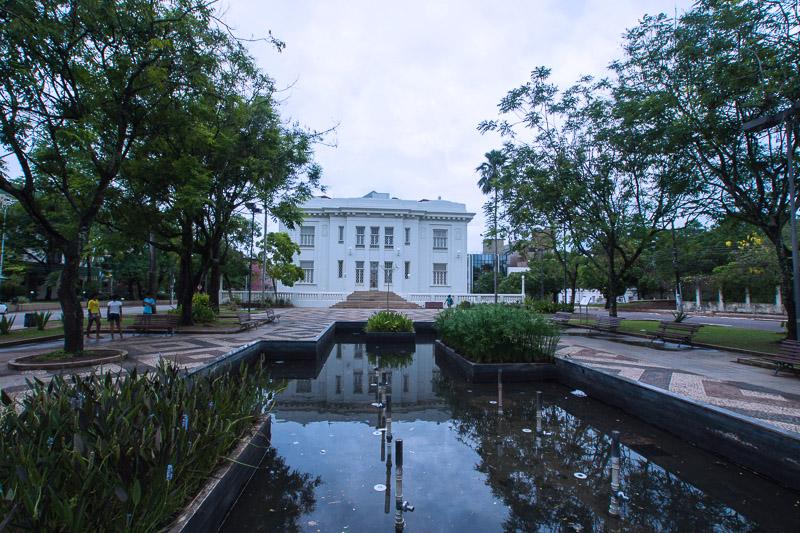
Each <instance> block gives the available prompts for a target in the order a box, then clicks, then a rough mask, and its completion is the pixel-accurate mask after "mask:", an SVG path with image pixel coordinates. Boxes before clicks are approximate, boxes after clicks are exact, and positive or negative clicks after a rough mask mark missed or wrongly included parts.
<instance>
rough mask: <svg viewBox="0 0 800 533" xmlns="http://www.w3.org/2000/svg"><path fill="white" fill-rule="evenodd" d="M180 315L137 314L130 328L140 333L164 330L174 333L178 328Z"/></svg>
mask: <svg viewBox="0 0 800 533" xmlns="http://www.w3.org/2000/svg"><path fill="white" fill-rule="evenodd" d="M179 319H180V317H179V316H178V315H170V314H163V315H136V318H135V319H134V321H133V325H132V326H131V327H130V329H132V330H134V331H136V332H138V333H153V332H164V333H169V334H170V335H173V334H174V333H175V330H176V329H178V320H179Z"/></svg>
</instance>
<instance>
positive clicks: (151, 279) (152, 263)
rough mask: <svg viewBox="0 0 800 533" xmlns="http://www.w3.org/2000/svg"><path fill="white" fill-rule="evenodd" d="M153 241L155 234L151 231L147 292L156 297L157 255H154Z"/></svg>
mask: <svg viewBox="0 0 800 533" xmlns="http://www.w3.org/2000/svg"><path fill="white" fill-rule="evenodd" d="M153 241H155V235H154V234H153V232H152V231H151V232H150V243H149V244H148V247H149V252H150V253H149V269H148V272H147V292H149V293H150V294H152V295H153V298H155V297H156V292H157V291H158V256H157V255H156V247H155V245H154V244H153Z"/></svg>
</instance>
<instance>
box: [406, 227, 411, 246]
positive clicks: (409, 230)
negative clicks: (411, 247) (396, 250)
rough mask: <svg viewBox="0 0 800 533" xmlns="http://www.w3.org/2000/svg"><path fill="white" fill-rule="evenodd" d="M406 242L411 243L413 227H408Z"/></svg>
mask: <svg viewBox="0 0 800 533" xmlns="http://www.w3.org/2000/svg"><path fill="white" fill-rule="evenodd" d="M406 244H411V228H406Z"/></svg>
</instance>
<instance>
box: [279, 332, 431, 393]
mask: <svg viewBox="0 0 800 533" xmlns="http://www.w3.org/2000/svg"><path fill="white" fill-rule="evenodd" d="M382 353H383V354H384V356H383V357H381V361H382V363H381V369H382V371H383V372H384V373H385V374H386V380H387V383H388V384H389V385H390V386H391V394H392V403H393V404H394V405H395V406H398V407H399V406H411V405H420V404H423V405H424V404H430V403H433V402H436V401H437V397H436V395H435V394H434V392H433V383H432V381H433V378H434V376H437V375H438V373H439V368H438V367H437V366H436V364H435V362H434V357H433V345H432V344H417V345H416V352H415V353H414V354H413V356H411V355H409V356H408V359H409V361H410V362H409V363H408V364H407V365H406V366H399V365H400V364H401V359H402V358H401V357H387V356H386V353H387V351H386V348H384V351H383V352H382ZM371 355H372V356H371ZM377 362H378V360H377V358H376V357H375V355H374V354H370V353H368V351H367V345H366V344H336V345H334V346H333V348H332V350H331V353H330V355H328V358H327V361H326V362H325V365H324V366H323V367H322V370H321V371H320V373H319V376H318V377H317V378H316V379H295V380H292V381H290V382H289V384H288V386H287V388H286V390H285V391H284V392H282V393H281V395H280V403H284V404H285V403H294V402H302V403H319V402H322V403H334V404H359V405H362V406H364V407H368V406H369V405H370V403H371V402H373V401H375V392H376V387H377V384H376V383H377V378H376V373H375V367H376V365H377Z"/></svg>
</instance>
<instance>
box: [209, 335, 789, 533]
mask: <svg viewBox="0 0 800 533" xmlns="http://www.w3.org/2000/svg"><path fill="white" fill-rule="evenodd" d="M268 356H269V359H270V361H271V362H270V368H271V370H272V372H273V375H274V376H282V377H285V378H287V379H288V381H287V382H286V386H285V390H283V392H281V393H280V394H279V395H278V398H277V403H276V406H275V409H274V411H273V417H274V418H273V425H272V448H271V449H270V450H269V453H268V454H267V458H266V460H265V461H264V463H263V464H262V465H261V467H260V468H259V469H258V471H257V472H256V474H255V475H254V477H253V479H252V481H251V482H250V484H249V485H248V487H247V488H246V489H245V492H244V494H243V495H242V496H241V498H240V499H239V501H238V502H237V504H236V506H235V507H234V508H233V510H232V511H231V513H230V515H229V516H228V518H227V520H226V523H225V524H224V526H223V531H230V532H233V531H237V532H238V531H345V532H348V531H349V532H361V531H391V530H395V529H396V527H397V526H396V524H397V523H398V522H399V523H400V524H401V525H400V526H399V527H397V529H400V528H404V529H407V530H409V531H459V532H464V531H481V532H483V531H487V532H488V531H603V530H617V531H676V532H677V531H681V532H683V531H691V532H695V531H754V530H764V531H800V494H798V493H795V492H792V491H789V490H787V489H784V488H782V487H780V486H778V485H777V484H775V483H772V482H771V481H769V480H767V479H765V478H762V477H760V476H758V475H756V474H753V473H750V472H748V471H746V470H743V469H741V468H739V467H737V466H736V465H733V464H730V463H727V462H725V461H724V460H722V459H720V458H718V457H716V456H714V455H712V454H708V453H706V452H703V451H701V450H698V449H696V448H694V447H692V446H691V445H689V444H688V443H686V442H683V441H681V440H679V439H677V438H675V437H673V436H671V435H669V434H667V433H664V432H662V431H660V430H658V429H656V428H654V427H652V426H649V425H647V424H644V423H643V422H641V421H639V420H638V419H635V418H633V417H630V416H628V415H626V414H624V413H623V412H622V411H620V410H617V409H615V408H612V407H609V406H607V405H605V404H602V403H600V402H598V401H595V400H592V399H591V398H588V397H580V396H577V395H574V394H572V391H571V390H570V389H569V388H567V387H565V386H563V385H560V384H556V383H531V384H502V385H496V384H492V385H470V384H466V383H464V382H463V381H462V380H459V379H458V378H457V377H451V376H450V375H448V372H447V371H446V370H443V369H440V368H439V366H438V365H437V364H436V357H435V353H434V346H433V345H432V344H429V343H419V342H418V343H417V344H416V345H415V346H394V347H393V346H387V345H384V346H370V345H367V344H364V343H363V342H359V339H358V337H347V338H339V339H337V342H336V343H335V344H334V345H333V346H332V347H331V349H330V352H329V353H328V354H327V355H324V356H323V357H322V360H321V361H313V360H309V361H307V362H306V364H301V363H298V362H297V361H293V362H292V363H291V367H290V366H289V365H288V364H287V360H286V359H289V356H285V357H286V359H284V356H282V355H281V354H268ZM293 377H298V378H299V379H292V378H293ZM537 391H540V392H541V395H540V401H541V408H540V409H538V410H537V400H536V398H537ZM386 395H390V397H391V399H390V401H391V409H389V408H388V407H387V406H388V404H389V398H387V397H386ZM382 403H383V404H384V405H382ZM537 412H538V424H537ZM613 430H617V431H619V432H620V441H621V444H622V445H621V466H620V480H621V487H620V491H621V492H622V494H619V495H618V498H617V503H618V504H619V506H620V511H619V516H618V517H612V516H611V515H610V514H609V505H610V503H611V496H612V490H611V486H610V483H611V466H610V455H611V438H610V433H611V431H613ZM398 439H400V440H402V442H403V469H402V499H403V500H404V501H408V503H409V506H413V508H414V510H413V511H410V510H405V511H403V512H401V513H398V511H397V509H396V507H397V505H396V488H397V486H396V475H397V460H396V459H397V453H396V443H397V440H398Z"/></svg>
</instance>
